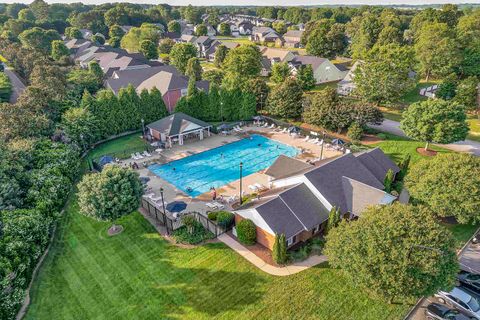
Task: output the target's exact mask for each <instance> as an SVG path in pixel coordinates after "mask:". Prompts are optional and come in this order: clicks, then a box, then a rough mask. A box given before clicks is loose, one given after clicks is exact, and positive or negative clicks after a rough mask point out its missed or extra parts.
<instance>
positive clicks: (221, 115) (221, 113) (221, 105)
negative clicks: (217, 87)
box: [220, 101, 223, 123]
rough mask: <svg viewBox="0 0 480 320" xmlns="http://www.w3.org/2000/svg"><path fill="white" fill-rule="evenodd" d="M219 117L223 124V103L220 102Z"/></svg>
mask: <svg viewBox="0 0 480 320" xmlns="http://www.w3.org/2000/svg"><path fill="white" fill-rule="evenodd" d="M220 117H221V118H222V123H223V101H220Z"/></svg>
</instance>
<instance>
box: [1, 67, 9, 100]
mask: <svg viewBox="0 0 480 320" xmlns="http://www.w3.org/2000/svg"><path fill="white" fill-rule="evenodd" d="M11 95H12V83H11V82H10V78H9V77H8V76H7V75H6V74H5V73H3V72H0V102H8V101H10V96H11Z"/></svg>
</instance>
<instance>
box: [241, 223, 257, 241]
mask: <svg viewBox="0 0 480 320" xmlns="http://www.w3.org/2000/svg"><path fill="white" fill-rule="evenodd" d="M236 229H237V236H238V240H239V241H240V242H241V243H243V244H246V245H253V244H255V241H256V239H257V232H256V227H255V224H254V223H253V221H252V220H250V219H243V220H241V221H240V222H239V223H237V225H236Z"/></svg>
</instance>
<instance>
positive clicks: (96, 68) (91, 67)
mask: <svg viewBox="0 0 480 320" xmlns="http://www.w3.org/2000/svg"><path fill="white" fill-rule="evenodd" d="M88 71H89V72H90V73H91V74H93V75H94V76H95V78H96V79H97V82H98V83H99V84H102V83H103V77H104V74H103V70H102V68H101V67H100V65H99V64H98V62H97V61H90V62H89V63H88Z"/></svg>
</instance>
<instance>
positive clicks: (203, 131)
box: [147, 112, 212, 148]
mask: <svg viewBox="0 0 480 320" xmlns="http://www.w3.org/2000/svg"><path fill="white" fill-rule="evenodd" d="M211 128H212V126H211V125H210V124H208V123H206V122H204V121H202V120H199V119H195V118H193V117H191V116H189V115H187V114H184V113H181V112H177V113H174V114H172V115H170V116H168V117H165V118H163V119H160V120H158V121H155V122H153V123H150V124H148V125H147V135H148V138H149V139H150V140H156V141H161V142H163V143H165V145H166V147H168V148H171V147H172V146H173V145H174V144H178V145H183V144H184V143H185V141H187V140H191V139H195V140H196V139H198V140H203V139H204V138H205V137H206V136H207V137H209V136H210V135H211Z"/></svg>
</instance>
